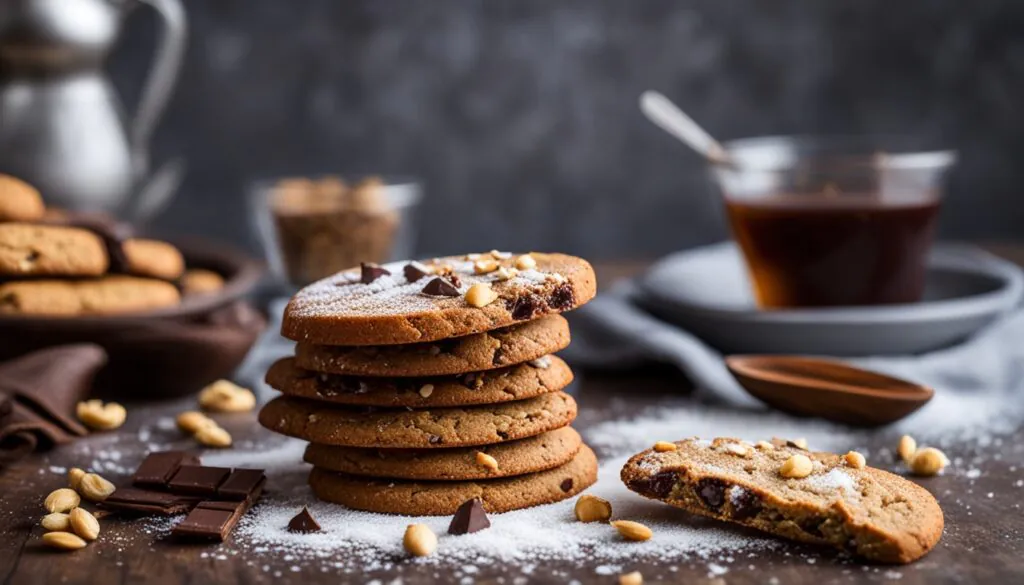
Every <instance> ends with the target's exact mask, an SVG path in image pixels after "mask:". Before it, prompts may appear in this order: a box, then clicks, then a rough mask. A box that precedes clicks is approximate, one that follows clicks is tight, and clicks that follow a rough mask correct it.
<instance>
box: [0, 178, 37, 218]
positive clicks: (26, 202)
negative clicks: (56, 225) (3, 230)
mask: <svg viewBox="0 0 1024 585" xmlns="http://www.w3.org/2000/svg"><path fill="white" fill-rule="evenodd" d="M45 213H46V206H45V205H43V198H42V197H40V195H39V191H37V190H36V188H35V187H33V186H32V185H29V184H28V183H26V182H25V181H22V180H21V179H18V178H17V177H12V176H10V175H3V174H0V221H35V220H38V219H40V218H42V217H43V215H44V214H45Z"/></svg>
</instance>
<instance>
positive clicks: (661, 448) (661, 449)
mask: <svg viewBox="0 0 1024 585" xmlns="http://www.w3.org/2000/svg"><path fill="white" fill-rule="evenodd" d="M677 449H679V445H676V444H675V443H669V442H668V441H658V442H657V443H655V444H654V450H655V451H657V452H658V453H665V452H668V451H675V450H677Z"/></svg>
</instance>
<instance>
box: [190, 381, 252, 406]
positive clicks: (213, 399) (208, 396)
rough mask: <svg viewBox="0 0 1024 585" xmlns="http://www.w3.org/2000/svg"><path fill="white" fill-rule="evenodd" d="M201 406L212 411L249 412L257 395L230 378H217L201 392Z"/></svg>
mask: <svg viewBox="0 0 1024 585" xmlns="http://www.w3.org/2000/svg"><path fill="white" fill-rule="evenodd" d="M199 407H200V408H202V409H203V410H208V411H210V412H248V411H250V410H252V409H253V408H255V407H256V395H255V394H253V393H252V391H251V390H248V389H246V388H242V387H241V386H238V385H237V384H235V383H233V382H231V381H228V380H217V381H216V382H214V383H213V384H210V385H209V386H207V387H206V388H203V390H202V392H200V393H199Z"/></svg>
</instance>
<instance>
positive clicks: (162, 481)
mask: <svg viewBox="0 0 1024 585" xmlns="http://www.w3.org/2000/svg"><path fill="white" fill-rule="evenodd" d="M198 464H199V458H198V457H196V456H195V455H191V454H189V453H185V452H184V451H162V452H157V453H150V454H149V455H146V458H145V459H143V460H142V463H140V464H139V468H138V469H137V470H136V471H135V475H133V476H132V485H135V486H141V487H153V488H165V487H167V482H168V481H170V480H171V478H172V477H174V474H175V473H177V471H178V468H180V467H181V466H182V465H198Z"/></svg>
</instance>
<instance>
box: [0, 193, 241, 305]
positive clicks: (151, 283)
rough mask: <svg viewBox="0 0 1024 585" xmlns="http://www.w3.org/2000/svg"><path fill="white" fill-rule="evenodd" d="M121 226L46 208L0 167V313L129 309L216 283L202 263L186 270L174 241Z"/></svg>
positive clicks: (168, 302)
mask: <svg viewBox="0 0 1024 585" xmlns="http://www.w3.org/2000/svg"><path fill="white" fill-rule="evenodd" d="M123 232H124V226H121V225H119V224H117V223H116V222H115V221H113V220H111V219H109V218H105V217H100V216H83V215H72V214H68V213H64V212H61V211H59V210H54V209H49V210H48V209H46V207H45V205H44V204H43V200H42V198H41V197H40V195H39V192H38V191H37V190H36V189H34V188H33V187H32V186H31V185H29V184H27V183H25V182H23V181H21V180H19V179H16V178H14V177H11V176H7V175H0V313H13V314H22V315H48V316H76V315H98V314H114V313H129V312H134V311H143V310H147V309H157V308H161V307H167V306H172V305H176V304H178V302H179V301H180V300H181V292H180V291H179V286H183V287H184V290H186V291H188V289H189V288H190V287H191V286H192V285H191V284H190V283H194V284H195V285H196V287H197V289H196V290H197V292H198V291H200V290H202V291H206V292H209V291H210V290H215V289H217V288H219V287H220V286H221V285H222V284H223V281H222V280H221V279H220V277H219V276H218V275H216V274H213V273H210V272H209V271H196V272H192V271H190V273H188V274H186V271H185V261H184V259H183V258H182V255H181V253H180V252H179V251H178V250H177V249H176V248H175V247H174V246H172V245H170V244H168V243H166V242H160V241H157V240H147V239H141V238H132V237H129V236H128V235H127V234H124V233H123ZM211 278H213V279H214V281H213V282H211Z"/></svg>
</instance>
